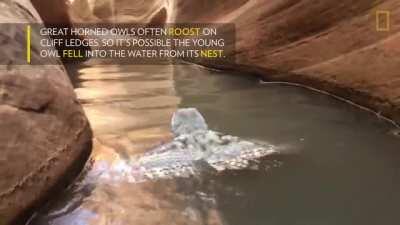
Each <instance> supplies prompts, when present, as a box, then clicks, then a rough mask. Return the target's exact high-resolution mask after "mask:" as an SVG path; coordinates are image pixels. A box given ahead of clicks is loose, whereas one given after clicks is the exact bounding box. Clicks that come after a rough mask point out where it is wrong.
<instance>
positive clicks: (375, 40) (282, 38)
mask: <svg viewBox="0 0 400 225" xmlns="http://www.w3.org/2000/svg"><path fill="white" fill-rule="evenodd" d="M382 10H383V13H382V14H379V15H380V16H379V20H378V24H377V20H376V14H377V12H378V11H382ZM387 15H388V17H389V21H388V20H387V18H386V16H387ZM175 20H176V21H177V22H221V23H234V24H235V25H236V36H237V39H236V50H235V51H234V52H231V53H230V54H234V55H235V56H236V63H226V64H224V65H221V64H219V65H212V64H207V65H208V66H211V67H217V68H223V69H233V70H242V71H247V72H252V73H255V74H258V75H261V76H262V77H263V78H264V79H265V80H279V81H290V82H296V83H303V84H306V85H310V86H313V87H317V88H320V89H323V90H327V91H330V92H332V93H334V94H337V95H339V96H341V97H345V98H348V99H351V100H353V101H355V102H357V103H360V104H362V105H365V106H368V107H371V108H373V109H374V110H376V111H378V112H380V113H382V114H384V115H387V116H389V117H391V118H393V119H395V120H397V121H400V33H399V30H400V1H398V0H342V1H328V0H326V1H320V0H273V1H268V0H223V1H213V0H177V2H176V8H175ZM386 23H387V24H386ZM377 25H379V26H378V27H377ZM386 25H389V27H386ZM377 28H378V29H377ZM382 28H383V29H382ZM386 28H388V29H386Z"/></svg>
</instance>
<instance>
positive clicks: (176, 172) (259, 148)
mask: <svg viewBox="0 0 400 225" xmlns="http://www.w3.org/2000/svg"><path fill="white" fill-rule="evenodd" d="M171 130H172V132H173V134H174V136H175V138H174V139H173V140H172V141H171V142H169V143H167V144H164V145H161V146H159V147H157V148H155V149H153V150H151V151H150V152H148V153H146V154H144V155H143V156H141V157H139V159H138V160H137V161H136V162H135V163H133V165H132V170H131V172H132V174H131V176H132V177H133V179H134V180H135V181H136V182H140V181H144V180H154V179H160V178H172V177H187V176H190V175H193V174H196V173H200V172H201V170H203V169H205V168H212V169H213V170H216V171H223V170H227V169H229V170H238V169H244V168H246V167H248V166H249V163H250V162H252V161H253V162H254V161H256V160H257V159H259V158H262V157H264V156H267V155H271V154H274V153H276V150H275V149H274V147H273V146H272V145H268V144H260V143H254V142H250V141H246V140H243V139H241V138H238V137H234V136H230V135H224V134H221V133H219V132H216V131H212V130H209V129H208V126H207V124H206V122H205V120H204V118H203V116H202V115H201V114H200V113H199V112H198V111H197V110H196V109H195V108H184V109H179V110H177V111H176V112H175V113H174V115H173V117H172V120H171Z"/></svg>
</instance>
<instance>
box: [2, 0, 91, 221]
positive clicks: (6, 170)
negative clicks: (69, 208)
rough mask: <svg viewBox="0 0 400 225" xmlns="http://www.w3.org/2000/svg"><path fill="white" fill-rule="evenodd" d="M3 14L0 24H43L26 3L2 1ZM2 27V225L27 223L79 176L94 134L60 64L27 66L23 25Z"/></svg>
mask: <svg viewBox="0 0 400 225" xmlns="http://www.w3.org/2000/svg"><path fill="white" fill-rule="evenodd" d="M0 9H1V11H0V21H1V22H2V23H32V22H41V19H40V17H39V15H38V13H37V12H36V11H35V9H34V8H33V6H32V5H31V3H30V2H29V1H27V0H2V1H1V2H0ZM1 27H2V29H1V30H0V39H1V40H2V48H1V54H0V118H1V119H0V151H1V154H0V177H1V179H0V224H23V222H24V221H25V220H26V219H27V218H28V217H29V216H30V215H31V213H32V212H33V209H34V208H36V207H37V206H40V205H41V204H43V203H44V201H45V200H46V199H47V197H48V196H49V195H55V194H59V193H60V192H61V191H62V188H63V187H65V186H66V185H68V184H69V183H70V182H71V181H72V179H73V178H74V177H75V176H76V175H77V174H78V173H79V172H80V170H81V169H82V167H83V165H84V164H85V162H86V160H87V158H88V157H89V155H90V150H91V129H90V126H89V123H88V121H87V119H86V117H85V114H84V112H83V110H82V108H81V106H80V104H79V103H78V101H77V98H76V96H75V93H74V89H73V87H72V84H71V82H70V80H69V78H68V75H67V73H66V71H65V69H64V67H63V66H62V64H61V62H56V64H55V65H48V66H33V65H27V64H26V62H25V57H21V55H24V56H25V54H26V46H25V40H26V36H25V26H17V25H10V26H8V27H6V26H5V25H1ZM36 35H37V34H35V33H34V32H32V38H37V37H36ZM37 49H38V48H37V46H35V45H32V56H31V57H32V58H34V59H38V58H39V53H38V50H37ZM57 63H58V64H57ZM24 64H25V65H24Z"/></svg>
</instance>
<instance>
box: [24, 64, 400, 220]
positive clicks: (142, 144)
mask: <svg viewBox="0 0 400 225" xmlns="http://www.w3.org/2000/svg"><path fill="white" fill-rule="evenodd" d="M77 69H78V70H77V71H76V72H77V73H78V79H77V80H76V92H77V94H78V96H79V99H80V100H81V102H82V103H83V105H84V108H85V111H86V113H87V116H88V117H89V120H90V122H91V124H92V127H93V130H94V134H95V139H94V150H93V154H92V161H91V163H89V165H88V166H87V168H86V170H85V171H84V172H83V174H82V176H81V177H80V178H79V179H78V180H77V181H76V183H75V184H74V185H72V186H71V187H70V188H69V190H67V191H64V192H60V193H55V196H56V194H57V196H58V197H55V198H54V200H53V201H52V202H50V203H49V204H48V205H46V206H45V207H43V209H41V210H40V211H39V212H38V213H37V215H36V216H35V217H34V218H33V219H32V220H31V221H30V223H29V224H30V225H47V224H52V225H75V224H79V225H89V224H90V225H94V224H96V225H106V224H109V225H127V224H129V225H131V224H132V225H133V224H134V225H153V224H163V225H170V224H171V225H172V224H182V225H183V224H184V225H188V224H190V225H192V224H193V225H197V224H207V225H217V224H225V225H339V224H340V225H369V224H370V225H376V224H385V225H391V224H393V225H395V224H396V225H397V224H399V223H400V214H399V213H398V212H397V211H398V209H399V205H400V192H399V191H398V190H400V151H399V147H398V146H399V143H400V139H399V138H398V137H396V136H395V135H393V133H395V132H394V131H395V130H396V129H395V127H393V126H392V125H391V124H389V123H387V122H385V121H382V120H380V119H378V118H376V117H375V116H373V115H371V114H369V113H366V112H364V111H361V110H359V109H357V108H355V107H353V106H351V105H348V104H345V103H342V102H340V101H338V100H335V99H333V98H331V97H328V96H324V95H321V94H318V93H314V92H311V91H309V90H306V89H302V88H298V87H291V86H285V85H263V84H260V83H259V82H258V81H257V80H256V79H255V78H253V77H250V76H247V75H232V74H226V73H220V72H212V71H208V70H205V69H203V68H201V67H197V66H190V65H181V66H153V65H151V66H136V65H135V66H92V67H83V68H77ZM178 107H196V108H198V109H199V110H200V111H201V113H202V114H203V115H204V117H205V118H206V120H207V122H208V124H209V126H210V128H211V129H214V130H218V131H222V132H225V133H229V134H232V135H236V136H240V137H243V138H248V139H256V140H261V141H267V142H269V143H272V144H274V145H276V146H277V147H278V148H280V149H281V150H282V151H283V154H281V155H279V156H274V157H269V158H267V159H265V160H263V161H262V162H261V163H260V166H259V168H258V169H257V170H255V169H251V170H244V171H236V172H233V171H228V172H224V173H222V174H204V175H202V176H199V177H193V178H187V179H186V178H179V179H174V180H161V181H154V182H146V183H140V184H135V183H131V182H129V174H126V173H124V169H123V166H122V165H126V163H129V162H130V161H133V160H135V158H136V157H137V156H138V155H140V154H141V153H143V152H146V151H147V150H148V149H149V148H151V147H153V146H157V145H159V144H162V143H163V142H166V141H168V140H169V139H170V138H171V134H170V132H169V120H170V116H171V115H172V113H173V112H174V111H175V110H176V109H177V108H178Z"/></svg>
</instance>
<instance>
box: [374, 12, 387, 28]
mask: <svg viewBox="0 0 400 225" xmlns="http://www.w3.org/2000/svg"><path fill="white" fill-rule="evenodd" d="M375 20H376V31H378V32H388V31H390V28H391V24H390V11H389V10H377V11H376V13H375Z"/></svg>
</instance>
